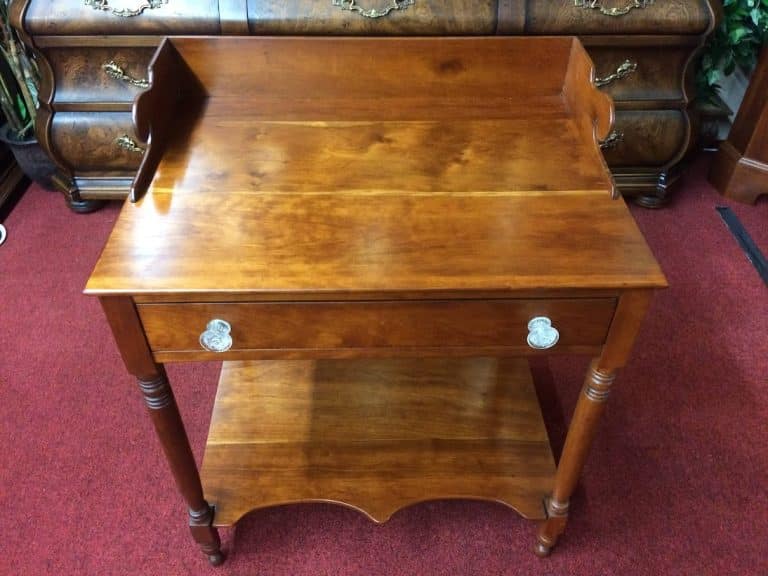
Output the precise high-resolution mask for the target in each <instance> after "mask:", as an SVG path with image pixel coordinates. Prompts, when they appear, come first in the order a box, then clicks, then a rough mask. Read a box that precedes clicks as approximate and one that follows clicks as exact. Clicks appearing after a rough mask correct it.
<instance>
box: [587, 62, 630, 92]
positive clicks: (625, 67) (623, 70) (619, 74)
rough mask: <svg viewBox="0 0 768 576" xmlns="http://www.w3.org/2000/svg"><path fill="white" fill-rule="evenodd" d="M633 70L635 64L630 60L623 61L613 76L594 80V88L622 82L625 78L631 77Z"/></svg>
mask: <svg viewBox="0 0 768 576" xmlns="http://www.w3.org/2000/svg"><path fill="white" fill-rule="evenodd" d="M635 70H637V62H634V61H632V60H624V62H622V63H621V64H620V65H619V67H618V68H616V72H614V73H613V74H609V75H608V76H605V77H604V78H595V86H597V87H598V88H600V87H601V86H608V84H611V83H612V82H615V81H616V80H622V79H624V78H626V77H627V76H631V75H632V74H634V72H635Z"/></svg>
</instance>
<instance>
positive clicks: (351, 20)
mask: <svg viewBox="0 0 768 576" xmlns="http://www.w3.org/2000/svg"><path fill="white" fill-rule="evenodd" d="M358 4H360V5H361V6H363V7H365V8H379V9H381V8H383V7H384V6H386V5H388V4H391V2H384V3H381V2H378V0H373V1H368V0H361V1H360V2H358ZM297 14H301V15H302V17H301V18H297V17H296V15H297ZM496 17H497V2H496V0H420V1H418V2H415V3H414V4H413V5H412V6H409V7H408V8H407V9H406V10H398V11H394V12H391V13H390V14H389V15H388V16H387V17H385V18H376V19H371V18H364V17H362V16H360V15H359V14H357V13H354V12H350V11H343V10H341V8H340V7H338V6H334V5H333V4H332V2H330V1H329V2H324V1H321V2H311V1H310V2H308V1H307V0H283V1H282V2H249V3H248V23H249V27H250V31H251V34H255V35H259V36H269V35H310V34H311V35H328V34H331V35H339V34H343V35H366V36H371V35H372V36H380V35H389V36H401V35H409V36H413V35H416V36H424V35H437V36H445V35H449V36H461V35H466V34H471V35H489V34H494V33H495V31H496Z"/></svg>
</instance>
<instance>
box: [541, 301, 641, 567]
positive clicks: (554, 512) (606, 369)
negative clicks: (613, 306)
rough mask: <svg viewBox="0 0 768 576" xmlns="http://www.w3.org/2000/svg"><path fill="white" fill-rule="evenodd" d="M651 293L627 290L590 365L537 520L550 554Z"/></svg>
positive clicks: (544, 552)
mask: <svg viewBox="0 0 768 576" xmlns="http://www.w3.org/2000/svg"><path fill="white" fill-rule="evenodd" d="M650 297H651V292H650V291H648V290H628V291H627V292H625V293H624V295H623V296H622V297H621V299H620V300H619V306H618V308H617V310H616V315H615V317H614V320H613V324H612V325H611V329H610V332H609V334H608V340H607V341H606V343H605V347H604V348H603V351H602V353H601V354H600V356H599V357H598V358H595V360H594V361H593V362H592V364H591V366H590V367H589V370H588V371H587V375H586V379H585V381H584V387H583V388H582V392H581V394H580V395H579V399H578V401H577V402H576V409H575V410H574V413H573V418H572V419H571V423H570V425H569V427H568V434H567V436H566V439H565V446H564V447H563V452H562V454H561V456H560V461H559V462H558V464H557V473H556V474H555V486H554V489H553V491H552V494H551V496H549V497H548V498H547V500H546V510H547V516H548V518H547V520H545V521H544V522H542V523H541V525H540V526H539V534H538V543H537V545H536V549H535V550H536V553H537V554H538V555H540V556H546V555H548V554H549V552H550V551H551V549H552V547H553V546H554V545H555V544H556V543H557V539H558V537H559V536H560V534H562V532H563V530H564V529H565V524H566V521H567V516H568V507H569V501H570V498H571V495H572V494H573V491H574V489H575V488H576V484H577V482H578V479H579V476H581V471H582V469H583V467H584V463H585V462H586V460H587V455H588V454H589V449H590V447H591V446H592V441H593V440H594V438H595V435H596V434H597V432H598V427H597V424H598V422H599V420H600V417H601V416H602V413H603V411H604V410H605V403H606V401H607V400H608V397H609V395H610V393H611V388H612V386H613V382H614V379H615V377H616V370H617V369H618V368H621V367H622V366H624V364H625V363H626V361H627V359H628V357H629V353H630V351H631V349H632V344H633V343H634V340H635V336H636V335H637V332H638V331H639V329H640V324H641V322H642V319H643V317H644V316H645V312H646V310H647V309H648V305H649V303H650Z"/></svg>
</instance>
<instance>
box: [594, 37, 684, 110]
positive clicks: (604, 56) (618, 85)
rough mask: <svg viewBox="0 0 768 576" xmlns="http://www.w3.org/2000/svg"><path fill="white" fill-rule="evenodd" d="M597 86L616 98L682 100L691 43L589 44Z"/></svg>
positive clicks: (621, 99)
mask: <svg viewBox="0 0 768 576" xmlns="http://www.w3.org/2000/svg"><path fill="white" fill-rule="evenodd" d="M587 51H588V52H589V55H590V57H591V58H592V61H593V62H594V63H595V76H596V78H597V80H598V81H599V83H601V84H602V86H601V89H602V90H603V91H605V92H606V93H607V94H610V96H611V97H612V98H614V99H615V100H619V101H627V100H641V101H642V100H667V101H681V100H683V99H684V96H685V95H684V92H683V85H684V78H685V69H686V64H687V62H688V59H689V58H690V56H691V53H692V51H693V48H692V47H691V46H653V45H651V46H589V47H588V48H587Z"/></svg>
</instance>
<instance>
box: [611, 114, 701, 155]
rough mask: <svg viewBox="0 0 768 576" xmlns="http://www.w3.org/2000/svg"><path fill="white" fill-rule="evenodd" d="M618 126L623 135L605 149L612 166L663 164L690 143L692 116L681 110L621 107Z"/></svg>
mask: <svg viewBox="0 0 768 576" xmlns="http://www.w3.org/2000/svg"><path fill="white" fill-rule="evenodd" d="M614 129H615V130H616V131H617V132H618V133H620V134H622V136H623V138H622V140H621V141H619V142H618V143H617V144H616V145H615V146H611V147H609V148H606V149H604V150H603V154H604V155H605V160H606V162H608V165H609V166H661V165H663V164H666V163H667V162H670V161H671V160H673V159H674V158H675V157H677V156H678V154H680V152H681V151H682V149H683V148H684V147H686V146H687V143H688V120H687V117H686V116H685V114H684V113H683V112H681V111H680V110H617V111H616V122H615V124H614Z"/></svg>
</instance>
